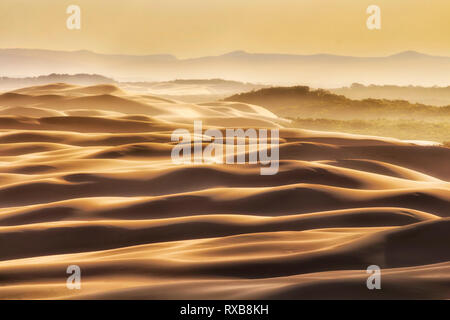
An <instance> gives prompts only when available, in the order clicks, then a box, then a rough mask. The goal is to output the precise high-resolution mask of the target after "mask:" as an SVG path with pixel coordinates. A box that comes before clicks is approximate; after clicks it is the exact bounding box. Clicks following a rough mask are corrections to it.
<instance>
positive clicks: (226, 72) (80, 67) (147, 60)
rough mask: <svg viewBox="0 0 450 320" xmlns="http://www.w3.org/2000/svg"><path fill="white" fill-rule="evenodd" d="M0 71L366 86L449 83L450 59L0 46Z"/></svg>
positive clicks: (413, 54)
mask: <svg viewBox="0 0 450 320" xmlns="http://www.w3.org/2000/svg"><path fill="white" fill-rule="evenodd" d="M0 70H1V75H3V76H9V77H27V76H36V75H40V74H49V73H65V74H76V73H93V74H103V75H105V76H107V77H110V78H114V79H117V80H119V81H123V82H124V81H125V82H128V81H133V82H136V81H146V82H148V81H158V82H160V81H170V80H173V79H213V78H223V79H232V80H236V81H241V82H252V83H264V84H279V85H281V84H282V85H287V84H289V85H292V84H297V83H302V84H305V85H309V86H312V87H317V88H336V87H342V86H349V85H351V84H352V83H354V82H361V83H364V84H370V83H373V84H386V83H392V84H396V85H410V84H412V85H421V86H434V85H439V86H448V85H449V84H450V58H449V57H438V56H431V55H426V54H422V53H418V52H414V51H405V52H402V53H399V54H394V55H391V56H386V57H349V56H338V55H330V54H314V55H293V54H271V53H248V52H245V51H234V52H230V53H227V54H223V55H217V56H207V57H199V58H191V59H178V58H176V57H174V56H172V55H165V54H163V55H146V56H133V55H111V54H99V53H95V52H91V51H86V50H81V51H50V50H33V49H0Z"/></svg>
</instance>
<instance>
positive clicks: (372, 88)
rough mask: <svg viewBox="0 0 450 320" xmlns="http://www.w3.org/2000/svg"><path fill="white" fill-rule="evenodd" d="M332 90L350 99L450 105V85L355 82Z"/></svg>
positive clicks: (331, 90)
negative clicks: (381, 84)
mask: <svg viewBox="0 0 450 320" xmlns="http://www.w3.org/2000/svg"><path fill="white" fill-rule="evenodd" d="M329 91H330V92H333V93H336V94H341V95H344V96H346V97H347V98H350V99H368V98H373V99H390V100H399V99H402V100H407V101H409V102H413V103H423V104H428V105H435V106H447V105H450V86H448V87H420V86H394V85H383V86H378V85H369V86H365V85H363V84H359V83H354V84H352V85H351V86H350V87H343V88H337V89H330V90H329Z"/></svg>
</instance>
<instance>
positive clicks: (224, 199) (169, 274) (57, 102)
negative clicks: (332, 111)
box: [0, 84, 450, 299]
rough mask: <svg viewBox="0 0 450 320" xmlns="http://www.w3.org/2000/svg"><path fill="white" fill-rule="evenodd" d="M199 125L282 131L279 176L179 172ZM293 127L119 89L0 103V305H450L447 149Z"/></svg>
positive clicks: (223, 167) (250, 110)
mask: <svg viewBox="0 0 450 320" xmlns="http://www.w3.org/2000/svg"><path fill="white" fill-rule="evenodd" d="M194 120H201V121H203V124H204V127H205V128H213V127H214V128H217V129H219V130H221V132H225V131H224V130H225V127H236V128H250V127H254V128H266V127H267V128H280V149H279V150H280V161H279V163H278V164H279V171H278V173H277V174H276V175H260V165H259V164H205V163H203V164H195V165H194V164H175V163H173V162H172V160H171V151H172V149H173V147H174V145H175V143H174V142H173V141H171V134H172V132H173V130H175V129H187V130H189V131H190V132H192V130H193V128H194V127H193V124H194ZM284 124H286V120H284V119H281V118H278V117H277V116H276V115H274V114H273V113H271V112H269V111H268V110H266V109H264V108H262V107H259V106H255V105H249V104H243V103H234V102H211V103H204V104H190V103H184V102H178V101H172V100H167V99H162V98H159V97H153V96H148V95H131V94H129V93H127V92H124V91H123V90H121V89H119V88H117V87H115V86H113V85H96V86H90V87H82V86H75V85H69V84H49V85H44V86H37V87H30V88H23V89H20V90H16V91H14V92H8V93H4V94H1V95H0V298H3V299H11V298H32V299H48V298H64V299H71V298H86V299H104V298H125V299H131V298H137V299H152V298H153V299H167V298H172V299H193V298H199V299H266V298H269V299H283V298H284V299H286V298H289V299H310V298H345V299H360V298H368V299H400V298H438V299H448V298H450V277H449V274H450V272H449V271H450V250H449V246H448V234H449V232H450V220H449V219H450V218H449V217H450V216H449V209H450V184H449V182H448V181H449V179H450V166H448V163H449V160H450V149H448V148H445V147H441V146H424V145H418V144H414V143H411V142H406V141H401V140H397V139H392V138H381V137H369V136H358V135H349V134H342V133H330V132H316V131H308V130H301V129H286V128H284V127H283V126H284ZM248 143H250V144H257V143H258V141H253V140H249V141H248ZM247 153H249V151H247ZM246 156H247V157H248V156H249V154H247V155H246ZM223 159H226V157H225V156H224V157H223ZM69 265H78V266H79V267H80V268H81V270H82V288H81V290H69V289H68V288H67V287H66V279H67V277H68V275H67V273H66V269H67V267H68V266H69ZM370 265H378V266H379V267H380V268H381V269H382V289H381V290H369V289H368V288H367V287H366V280H367V277H368V274H367V273H366V268H367V267H368V266H370Z"/></svg>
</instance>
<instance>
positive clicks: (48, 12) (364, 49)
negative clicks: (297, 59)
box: [0, 0, 450, 58]
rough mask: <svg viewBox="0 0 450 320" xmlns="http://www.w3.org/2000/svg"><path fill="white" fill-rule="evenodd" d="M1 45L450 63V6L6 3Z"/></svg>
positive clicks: (361, 1)
mask: <svg viewBox="0 0 450 320" xmlns="http://www.w3.org/2000/svg"><path fill="white" fill-rule="evenodd" d="M71 4H76V5H79V6H80V7H81V10H82V12H81V15H82V17H81V19H82V20H81V21H82V26H81V30H72V31H70V30H68V29H67V28H66V19H67V17H68V15H67V14H66V8H67V7H68V6H69V5H71ZM371 4H376V5H379V6H380V7H381V17H382V29H381V30H375V31H370V30H368V29H367V27H366V19H367V17H368V15H367V14H366V9H367V7H368V6H369V5H371ZM0 47H1V48H43V49H56V50H79V49H88V50H93V51H96V52H102V53H127V54H153V53H171V54H174V55H176V56H178V57H180V58H186V57H196V56H203V55H217V54H222V53H226V52H229V51H233V50H246V51H249V52H279V53H298V54H312V53H333V54H342V55H358V56H378V55H389V54H392V53H396V52H399V51H404V50H417V51H421V52H424V53H429V54H436V55H445V56H450V0H370V1H367V0H69V1H65V0H1V1H0Z"/></svg>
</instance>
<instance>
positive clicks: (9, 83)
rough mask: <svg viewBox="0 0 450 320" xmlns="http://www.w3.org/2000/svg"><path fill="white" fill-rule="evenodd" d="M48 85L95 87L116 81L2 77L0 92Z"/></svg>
mask: <svg viewBox="0 0 450 320" xmlns="http://www.w3.org/2000/svg"><path fill="white" fill-rule="evenodd" d="M48 83H71V84H77V85H95V84H105V83H116V81H115V80H113V79H111V78H107V77H104V76H101V75H98V74H83V73H80V74H73V75H70V74H55V73H53V74H49V75H42V76H38V77H26V78H9V77H0V90H4V91H8V90H14V89H19V88H23V87H30V86H38V85H44V84H48Z"/></svg>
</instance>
